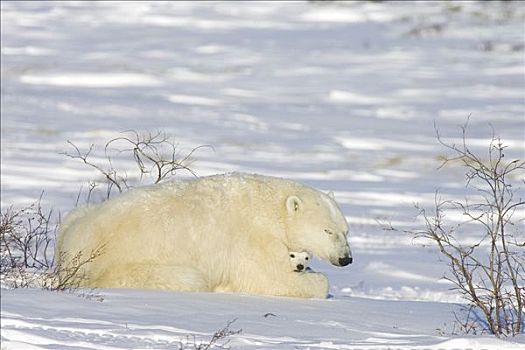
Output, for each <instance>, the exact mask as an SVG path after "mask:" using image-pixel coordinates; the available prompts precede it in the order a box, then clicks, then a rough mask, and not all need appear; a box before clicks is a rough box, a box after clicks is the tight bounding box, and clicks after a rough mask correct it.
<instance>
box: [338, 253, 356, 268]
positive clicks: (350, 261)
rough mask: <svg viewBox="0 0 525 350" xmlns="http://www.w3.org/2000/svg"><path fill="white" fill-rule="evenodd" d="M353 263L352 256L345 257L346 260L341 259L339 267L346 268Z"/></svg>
mask: <svg viewBox="0 0 525 350" xmlns="http://www.w3.org/2000/svg"><path fill="white" fill-rule="evenodd" d="M352 261H353V259H352V257H351V256H348V255H347V256H345V257H344V258H339V266H346V265H348V264H351V263H352Z"/></svg>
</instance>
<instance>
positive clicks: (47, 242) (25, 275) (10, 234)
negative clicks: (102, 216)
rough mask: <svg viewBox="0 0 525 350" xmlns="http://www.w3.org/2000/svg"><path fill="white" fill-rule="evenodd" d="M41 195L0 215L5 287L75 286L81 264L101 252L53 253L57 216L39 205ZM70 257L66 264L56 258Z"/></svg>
mask: <svg viewBox="0 0 525 350" xmlns="http://www.w3.org/2000/svg"><path fill="white" fill-rule="evenodd" d="M41 202H42V196H40V198H39V199H38V200H37V201H36V202H35V203H33V204H31V205H30V206H28V207H25V208H22V209H18V210H15V209H14V208H13V207H9V208H7V209H6V210H5V211H4V212H2V214H1V217H0V262H1V264H0V281H1V284H2V286H3V287H7V288H34V287H37V288H44V289H48V290H56V291H64V290H69V291H71V290H74V289H76V288H78V286H79V285H80V283H81V281H82V279H83V277H82V275H81V273H80V271H81V269H82V267H83V266H84V265H86V264H88V263H90V262H91V261H93V260H94V259H95V258H96V257H97V256H99V255H100V254H101V252H102V248H100V249H97V250H95V251H93V252H91V254H90V255H89V256H88V257H83V256H82V253H81V252H79V253H77V254H76V255H75V256H74V257H72V258H71V259H68V257H67V256H65V255H64V256H61V257H58V259H56V257H55V256H54V254H53V250H54V240H55V238H56V232H57V228H58V224H59V222H60V215H54V212H53V210H49V211H45V210H44V209H43V208H42V203H41ZM65 259H68V260H70V262H71V263H70V264H69V265H67V267H62V266H64V265H63V264H59V263H57V262H58V261H57V260H65Z"/></svg>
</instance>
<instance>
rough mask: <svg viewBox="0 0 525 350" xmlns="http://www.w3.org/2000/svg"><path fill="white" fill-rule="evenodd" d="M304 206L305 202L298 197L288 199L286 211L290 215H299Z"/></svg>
mask: <svg viewBox="0 0 525 350" xmlns="http://www.w3.org/2000/svg"><path fill="white" fill-rule="evenodd" d="M302 205H303V202H302V201H301V199H300V198H299V197H297V196H290V197H288V198H287V199H286V209H287V210H288V214H290V215H293V214H295V213H297V212H298V211H299V210H300V209H301V206H302Z"/></svg>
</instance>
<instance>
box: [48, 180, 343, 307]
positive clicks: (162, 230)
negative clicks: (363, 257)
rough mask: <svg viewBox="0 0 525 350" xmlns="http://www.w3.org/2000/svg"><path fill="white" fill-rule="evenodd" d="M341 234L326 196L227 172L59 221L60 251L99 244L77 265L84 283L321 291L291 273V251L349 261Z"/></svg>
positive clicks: (133, 193) (312, 277) (319, 283)
mask: <svg viewBox="0 0 525 350" xmlns="http://www.w3.org/2000/svg"><path fill="white" fill-rule="evenodd" d="M347 232H348V225H347V223H346V220H345V218H344V216H343V215H342V213H341V211H340V210H339V208H338V206H337V204H336V202H335V201H334V200H333V198H332V196H330V195H327V194H324V193H322V192H320V191H317V190H315V189H313V188H311V187H308V186H305V185H302V184H299V183H297V182H294V181H290V180H285V179H280V178H274V177H267V176H260V175H248V174H241V173H232V174H225V175H215V176H209V177H203V178H199V179H194V180H187V181H175V182H169V183H164V184H161V185H154V186H150V187H142V188H137V189H133V190H130V191H129V192H127V193H125V194H123V195H120V196H119V197H115V198H113V199H111V200H108V201H107V202H104V203H103V204H101V205H96V206H89V207H84V208H80V209H77V210H75V211H74V212H72V213H71V214H70V215H68V216H67V217H66V219H65V221H64V223H63V224H62V226H61V229H60V232H59V237H58V241H57V254H58V255H57V256H63V257H73V256H75V255H77V254H78V252H80V251H82V252H83V253H84V254H89V253H90V252H92V251H95V250H96V249H98V248H99V247H103V248H102V250H103V251H102V254H101V255H100V256H98V257H97V258H96V259H94V261H93V262H91V263H89V264H85V265H83V266H82V271H80V272H81V273H82V274H83V276H85V278H84V279H83V281H82V282H81V286H85V287H100V288H112V287H114V288H155V289H166V290H177V291H208V292H209V291H221V292H240V293H250V294H265V295H280V296H291V297H303V298H311V297H316V298H325V297H326V295H327V292H328V281H327V278H326V277H325V276H324V275H323V274H321V273H301V274H300V273H296V272H293V271H292V270H291V269H290V261H289V254H288V252H289V251H306V252H309V253H310V254H312V255H314V256H317V257H319V258H320V259H323V260H326V261H329V262H330V263H332V264H333V265H337V266H345V265H348V264H350V263H351V262H352V255H351V253H350V248H349V245H348V242H347V239H346V234H347ZM84 256H85V255H84ZM69 263H70V262H68V261H67V259H64V261H62V264H69Z"/></svg>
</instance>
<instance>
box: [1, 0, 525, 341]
mask: <svg viewBox="0 0 525 350" xmlns="http://www.w3.org/2000/svg"><path fill="white" fill-rule="evenodd" d="M1 6H2V12H1V23H2V24H1V25H2V38H1V39H2V44H1V50H2V101H1V108H2V119H1V121H2V129H1V146H2V147H1V152H2V153H1V155H2V158H1V162H2V163H1V170H2V171H1V190H2V197H1V204H2V208H6V207H7V206H9V205H16V206H20V205H25V204H28V203H31V202H33V201H34V200H35V199H36V198H38V197H39V195H40V193H41V191H42V190H45V196H44V201H43V204H44V205H45V206H47V207H49V208H50V207H53V208H55V209H57V210H60V211H62V212H63V213H66V212H67V211H68V210H70V209H71V208H73V207H74V205H75V201H76V198H77V194H78V191H79V188H80V186H81V185H83V184H84V185H85V184H86V181H88V180H89V179H92V178H94V177H95V176H96V173H95V172H93V171H92V170H90V169H88V168H86V167H85V166H83V165H82V164H80V162H78V161H75V160H73V159H70V158H67V157H65V156H64V155H62V154H61V152H64V151H67V150H70V148H68V147H69V146H68V144H67V142H66V141H67V140H71V141H72V142H74V143H75V144H76V145H79V146H81V147H84V148H87V147H88V146H89V145H90V144H91V143H95V144H98V145H103V144H104V143H105V142H106V141H107V140H109V139H111V138H113V137H115V136H117V135H119V132H121V131H124V130H129V129H135V130H138V131H144V130H162V131H166V132H167V133H169V134H171V135H173V136H174V137H175V139H176V140H177V142H178V143H179V147H180V149H181V151H183V152H187V151H189V150H191V149H192V148H193V147H195V146H198V145H203V144H206V145H212V146H213V149H211V148H203V149H200V150H199V151H197V152H196V153H195V156H194V159H195V163H193V165H192V168H193V170H194V171H196V172H197V174H198V175H201V176H203V175H209V174H215V173H222V172H230V171H245V172H255V173H261V174H266V175H273V176H281V177H287V178H291V179H295V180H298V181H302V182H304V183H306V184H309V185H312V186H314V187H317V188H319V189H322V190H327V191H328V190H331V191H334V192H335V195H336V198H337V200H338V202H339V203H340V205H341V207H342V210H343V212H344V213H345V215H346V216H347V218H348V221H349V223H350V227H351V230H350V231H351V234H350V244H351V246H352V250H353V253H354V263H353V264H352V265H350V266H349V267H346V268H335V267H332V266H328V265H326V264H324V263H320V262H314V264H313V267H314V269H316V270H319V271H322V272H324V273H326V274H327V275H328V277H329V279H330V282H331V289H330V293H331V298H329V299H327V300H295V299H287V298H264V297H254V296H242V295H228V294H184V293H165V292H156V291H136V290H101V291H98V293H99V294H100V296H101V298H102V299H103V301H100V300H98V299H85V298H81V297H78V296H76V295H71V294H65V293H64V294H57V293H52V292H45V291H40V290H2V305H1V308H2V310H1V326H2V328H1V337H2V349H4V348H5V349H18V348H20V349H24V348H38V349H129V348H134V349H135V348H164V349H173V348H177V347H178V346H179V342H180V341H183V342H184V341H187V340H188V338H187V336H188V335H189V336H190V337H193V336H195V337H196V340H197V341H201V340H206V339H209V338H210V336H211V334H212V333H213V332H214V331H216V330H218V329H219V328H221V327H222V326H224V325H225V324H226V322H227V321H228V320H233V319H236V321H235V322H234V323H233V324H232V326H231V328H232V329H242V333H240V334H238V335H233V336H231V337H230V340H231V343H230V344H229V346H231V347H232V348H236V349H268V348H276V349H302V348H304V349H308V348H311V349H319V348H321V349H347V348H349V349H377V348H380V349H382V348H391V349H418V348H420V349H430V348H440V349H460V348H471V349H480V348H484V349H516V348H524V347H525V345H524V343H525V338H524V337H523V336H521V337H517V338H516V339H514V340H512V341H499V340H495V339H493V338H492V337H490V336H486V335H485V336H455V335H453V334H452V330H453V320H454V315H453V313H454V312H458V311H459V310H460V309H461V304H460V303H461V299H460V298H459V297H458V295H457V294H455V292H454V291H451V290H450V287H451V285H450V284H449V283H447V282H446V281H444V280H443V279H441V277H442V275H443V273H444V272H445V271H446V268H447V267H446V264H445V263H444V262H442V261H440V260H439V256H438V255H437V254H436V252H435V251H434V250H433V249H432V248H431V247H422V246H421V244H419V243H416V242H413V241H412V239H411V237H408V236H406V235H405V234H402V233H399V232H394V231H384V230H382V229H381V225H379V224H378V221H381V220H384V221H389V222H391V223H392V224H394V225H395V226H397V227H400V228H411V227H412V228H413V227H417V225H420V222H419V221H418V220H416V219H415V214H416V210H415V209H414V207H413V205H414V203H420V204H421V205H423V206H431V205H432V203H433V201H434V192H435V190H436V189H438V188H439V189H440V192H441V193H442V196H443V197H447V198H459V199H461V198H462V197H463V196H464V194H465V187H464V176H463V170H462V169H461V168H460V167H457V166H454V165H452V166H449V167H446V168H443V169H441V170H439V171H438V170H437V168H438V166H439V164H440V159H441V157H442V156H444V155H446V154H447V152H446V150H444V149H443V147H441V146H440V145H439V144H438V143H437V141H436V137H435V130H434V123H435V124H436V125H437V127H438V128H439V130H440V133H441V135H442V136H443V138H444V139H445V140H446V141H448V142H457V141H458V140H459V139H460V137H461V133H460V130H459V128H458V125H460V124H463V123H464V122H465V121H466V119H467V116H468V115H469V114H471V118H470V125H469V128H468V141H469V144H470V145H471V147H472V149H473V150H474V151H476V152H480V153H484V152H485V151H486V149H487V147H488V140H489V139H490V137H491V134H492V127H493V128H494V130H495V131H496V134H497V135H499V136H501V137H502V138H503V140H504V141H505V143H506V144H507V145H508V146H509V149H508V151H507V157H509V158H510V157H514V158H518V157H521V158H522V159H523V157H524V156H525V155H524V151H525V145H524V139H525V137H524V127H525V120H524V113H525V102H524V88H525V83H524V74H523V67H524V64H525V62H524V38H525V35H524V5H523V3H520V2H513V3H507V2H505V3H499V2H461V3H460V2H455V3H447V2H421V3H414V2H394V3H383V2H362V3H361V2H349V3H342V2H335V3H333V2H328V3H321V2H189V3H186V2H131V3H123V2H85V1H76V2H52V3H46V2H21V1H16V2H15V1H2V5H1ZM489 124H491V125H492V127H491V126H489ZM95 155H97V156H103V152H102V149H96V150H95ZM130 166H131V164H130ZM180 176H181V177H184V176H191V175H190V174H183V173H181V174H180ZM454 219H455V218H454V217H451V220H454ZM457 219H458V220H460V219H461V218H457ZM467 234H468V233H467ZM467 238H468V237H467ZM268 313H271V314H268ZM264 315H266V317H265V316H264ZM192 339H193V338H190V339H189V340H190V341H191V340H192Z"/></svg>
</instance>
